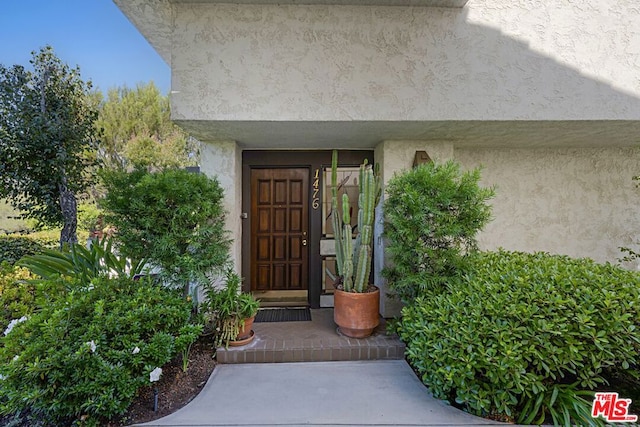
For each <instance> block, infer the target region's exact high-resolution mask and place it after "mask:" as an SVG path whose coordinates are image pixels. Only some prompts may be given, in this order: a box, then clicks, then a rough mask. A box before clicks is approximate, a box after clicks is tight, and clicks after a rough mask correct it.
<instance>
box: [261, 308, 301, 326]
mask: <svg viewBox="0 0 640 427" xmlns="http://www.w3.org/2000/svg"><path fill="white" fill-rule="evenodd" d="M310 320H311V310H309V307H303V308H300V307H295V308H288V307H285V308H263V309H260V310H258V314H257V315H256V320H254V322H256V323H257V322H305V321H310Z"/></svg>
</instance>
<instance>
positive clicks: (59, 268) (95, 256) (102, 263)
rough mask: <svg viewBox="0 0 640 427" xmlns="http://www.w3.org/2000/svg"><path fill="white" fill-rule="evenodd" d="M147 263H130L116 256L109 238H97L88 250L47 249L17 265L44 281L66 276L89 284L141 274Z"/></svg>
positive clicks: (75, 247)
mask: <svg viewBox="0 0 640 427" xmlns="http://www.w3.org/2000/svg"><path fill="white" fill-rule="evenodd" d="M145 262H146V261H145V260H139V261H138V260H129V259H127V258H126V257H124V256H120V255H118V254H117V253H116V250H115V248H114V246H113V240H112V239H111V238H110V237H104V238H102V239H95V240H93V241H92V244H91V246H90V247H89V248H87V247H86V246H85V245H82V244H78V243H76V244H73V245H68V246H65V247H64V248H63V249H62V250H59V249H57V250H56V249H44V250H43V251H42V252H41V253H39V254H36V255H28V256H25V257H24V258H22V259H21V260H20V261H19V262H18V263H17V265H20V266H22V267H26V268H28V269H29V270H30V271H31V272H32V273H33V274H37V275H38V276H40V277H41V278H43V279H44V280H50V279H53V278H55V277H57V276H66V277H68V278H75V279H78V280H81V281H82V283H85V284H87V285H88V284H89V282H90V281H91V280H92V279H93V278H95V277H98V276H109V277H129V278H133V277H134V276H135V275H137V274H140V273H141V272H142V271H143V269H144V266H145Z"/></svg>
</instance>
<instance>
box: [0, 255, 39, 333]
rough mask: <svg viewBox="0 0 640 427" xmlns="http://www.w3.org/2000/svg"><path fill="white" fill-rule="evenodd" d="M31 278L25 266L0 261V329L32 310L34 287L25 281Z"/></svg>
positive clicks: (2, 329)
mask: <svg viewBox="0 0 640 427" xmlns="http://www.w3.org/2000/svg"><path fill="white" fill-rule="evenodd" d="M32 278H33V276H32V275H31V274H30V273H29V270H27V269H26V268H22V267H17V266H12V265H10V264H9V263H7V262H3V263H0V331H4V330H5V329H6V328H7V325H9V322H11V320H12V319H19V318H21V317H22V316H25V315H28V314H31V312H32V311H33V306H34V303H35V287H34V285H33V284H31V283H29V282H27V280H29V279H32Z"/></svg>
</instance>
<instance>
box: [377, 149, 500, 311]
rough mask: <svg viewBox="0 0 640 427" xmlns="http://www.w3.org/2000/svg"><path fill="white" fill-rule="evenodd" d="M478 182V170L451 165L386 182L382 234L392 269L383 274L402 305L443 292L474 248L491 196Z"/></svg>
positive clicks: (429, 167)
mask: <svg viewBox="0 0 640 427" xmlns="http://www.w3.org/2000/svg"><path fill="white" fill-rule="evenodd" d="M479 181H480V171H479V170H478V169H475V170H472V171H467V172H463V171H461V170H460V166H459V165H458V164H457V163H455V162H453V161H448V162H445V163H427V164H422V165H420V166H418V167H415V168H413V169H411V170H409V171H406V172H403V173H402V174H399V175H395V176H394V177H393V178H392V179H391V180H390V181H389V183H388V185H387V187H386V189H385V190H386V193H387V196H386V200H385V203H384V216H385V231H384V234H385V236H386V238H387V242H388V244H387V248H386V252H387V253H388V254H389V255H390V256H391V265H390V266H388V267H387V268H386V269H385V270H384V271H383V274H384V276H385V278H387V280H388V283H389V287H390V289H391V290H392V291H393V292H394V294H395V295H397V296H398V297H399V298H400V300H401V301H403V302H404V303H410V302H411V301H413V300H414V299H415V298H416V297H417V296H418V295H421V294H424V293H425V292H430V291H436V292H437V291H438V290H439V289H441V288H442V286H443V285H444V284H445V283H447V282H448V281H449V280H450V279H451V278H452V277H454V276H456V275H457V274H458V272H459V271H461V269H462V268H463V266H464V262H465V260H466V258H465V255H466V254H467V253H469V252H471V251H472V250H474V249H475V248H476V235H477V233H478V232H479V231H480V230H481V229H482V228H483V227H484V226H485V225H486V224H487V223H488V222H489V220H490V218H491V207H490V206H489V205H488V203H487V202H488V200H489V199H491V198H492V197H493V194H494V192H493V189H491V188H483V187H481V186H480V185H479Z"/></svg>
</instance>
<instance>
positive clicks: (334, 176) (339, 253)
mask: <svg viewBox="0 0 640 427" xmlns="http://www.w3.org/2000/svg"><path fill="white" fill-rule="evenodd" d="M331 222H332V224H333V238H334V239H335V241H336V273H337V274H338V276H339V277H343V276H342V275H343V269H342V266H343V265H344V250H343V248H342V243H340V244H338V242H342V222H341V221H340V215H338V151H337V150H333V154H332V156H331Z"/></svg>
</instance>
